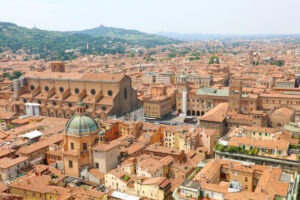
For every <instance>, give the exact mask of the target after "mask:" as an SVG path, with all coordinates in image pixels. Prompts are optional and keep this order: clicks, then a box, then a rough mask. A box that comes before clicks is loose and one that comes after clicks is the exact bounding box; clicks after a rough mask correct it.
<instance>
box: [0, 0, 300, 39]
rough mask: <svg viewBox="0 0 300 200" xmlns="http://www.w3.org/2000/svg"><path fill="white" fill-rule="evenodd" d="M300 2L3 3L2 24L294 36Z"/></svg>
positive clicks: (298, 29)
mask: <svg viewBox="0 0 300 200" xmlns="http://www.w3.org/2000/svg"><path fill="white" fill-rule="evenodd" d="M299 10H300V1H299V0H1V3H0V21H6V22H13V23H16V24H18V25H20V26H25V27H29V28H32V27H34V26H36V27H37V28H39V29H45V30H60V31H66V30H83V29H88V28H94V27H97V26H100V25H105V26H111V27H119V28H126V29H136V30H140V31H143V32H147V33H157V32H177V33H206V34H207V33H210V34H296V33H300V25H299V20H300V11H299Z"/></svg>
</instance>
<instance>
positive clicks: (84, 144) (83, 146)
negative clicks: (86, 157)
mask: <svg viewBox="0 0 300 200" xmlns="http://www.w3.org/2000/svg"><path fill="white" fill-rule="evenodd" d="M82 148H83V150H84V151H86V150H87V144H86V143H83V144H82Z"/></svg>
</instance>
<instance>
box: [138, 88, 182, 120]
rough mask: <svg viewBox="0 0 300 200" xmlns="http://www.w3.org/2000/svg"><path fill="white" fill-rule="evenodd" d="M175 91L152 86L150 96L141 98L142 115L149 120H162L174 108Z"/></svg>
mask: <svg viewBox="0 0 300 200" xmlns="http://www.w3.org/2000/svg"><path fill="white" fill-rule="evenodd" d="M175 93H176V91H175V90H171V91H170V90H169V91H168V90H167V87H166V86H165V85H161V84H158V85H153V86H152V87H151V94H150V95H145V96H144V97H143V104H144V115H145V117H149V118H158V119H160V118H163V117H165V116H168V115H170V114H171V112H172V110H173V108H175Z"/></svg>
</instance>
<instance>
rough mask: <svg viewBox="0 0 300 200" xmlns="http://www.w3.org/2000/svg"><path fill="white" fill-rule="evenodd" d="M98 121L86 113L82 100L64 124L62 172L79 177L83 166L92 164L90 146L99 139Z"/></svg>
mask: <svg viewBox="0 0 300 200" xmlns="http://www.w3.org/2000/svg"><path fill="white" fill-rule="evenodd" d="M99 132H100V128H99V125H98V123H97V122H96V121H95V120H93V119H92V118H91V117H89V116H88V115H86V113H85V106H84V103H83V102H79V103H78V106H77V113H76V114H75V115H74V116H73V117H71V118H70V119H69V121H68V122H67V124H66V128H65V134H64V142H63V148H62V154H63V162H64V172H65V174H67V175H71V176H76V177H79V176H80V174H81V172H82V170H83V168H84V167H89V166H92V165H93V155H92V146H93V145H94V144H97V143H98V141H99V135H98V133H99Z"/></svg>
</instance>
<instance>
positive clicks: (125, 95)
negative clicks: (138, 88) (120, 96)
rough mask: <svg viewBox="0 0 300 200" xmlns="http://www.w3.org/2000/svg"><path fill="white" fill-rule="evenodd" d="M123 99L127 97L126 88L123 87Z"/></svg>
mask: <svg viewBox="0 0 300 200" xmlns="http://www.w3.org/2000/svg"><path fill="white" fill-rule="evenodd" d="M124 99H127V89H126V88H125V89H124Z"/></svg>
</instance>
